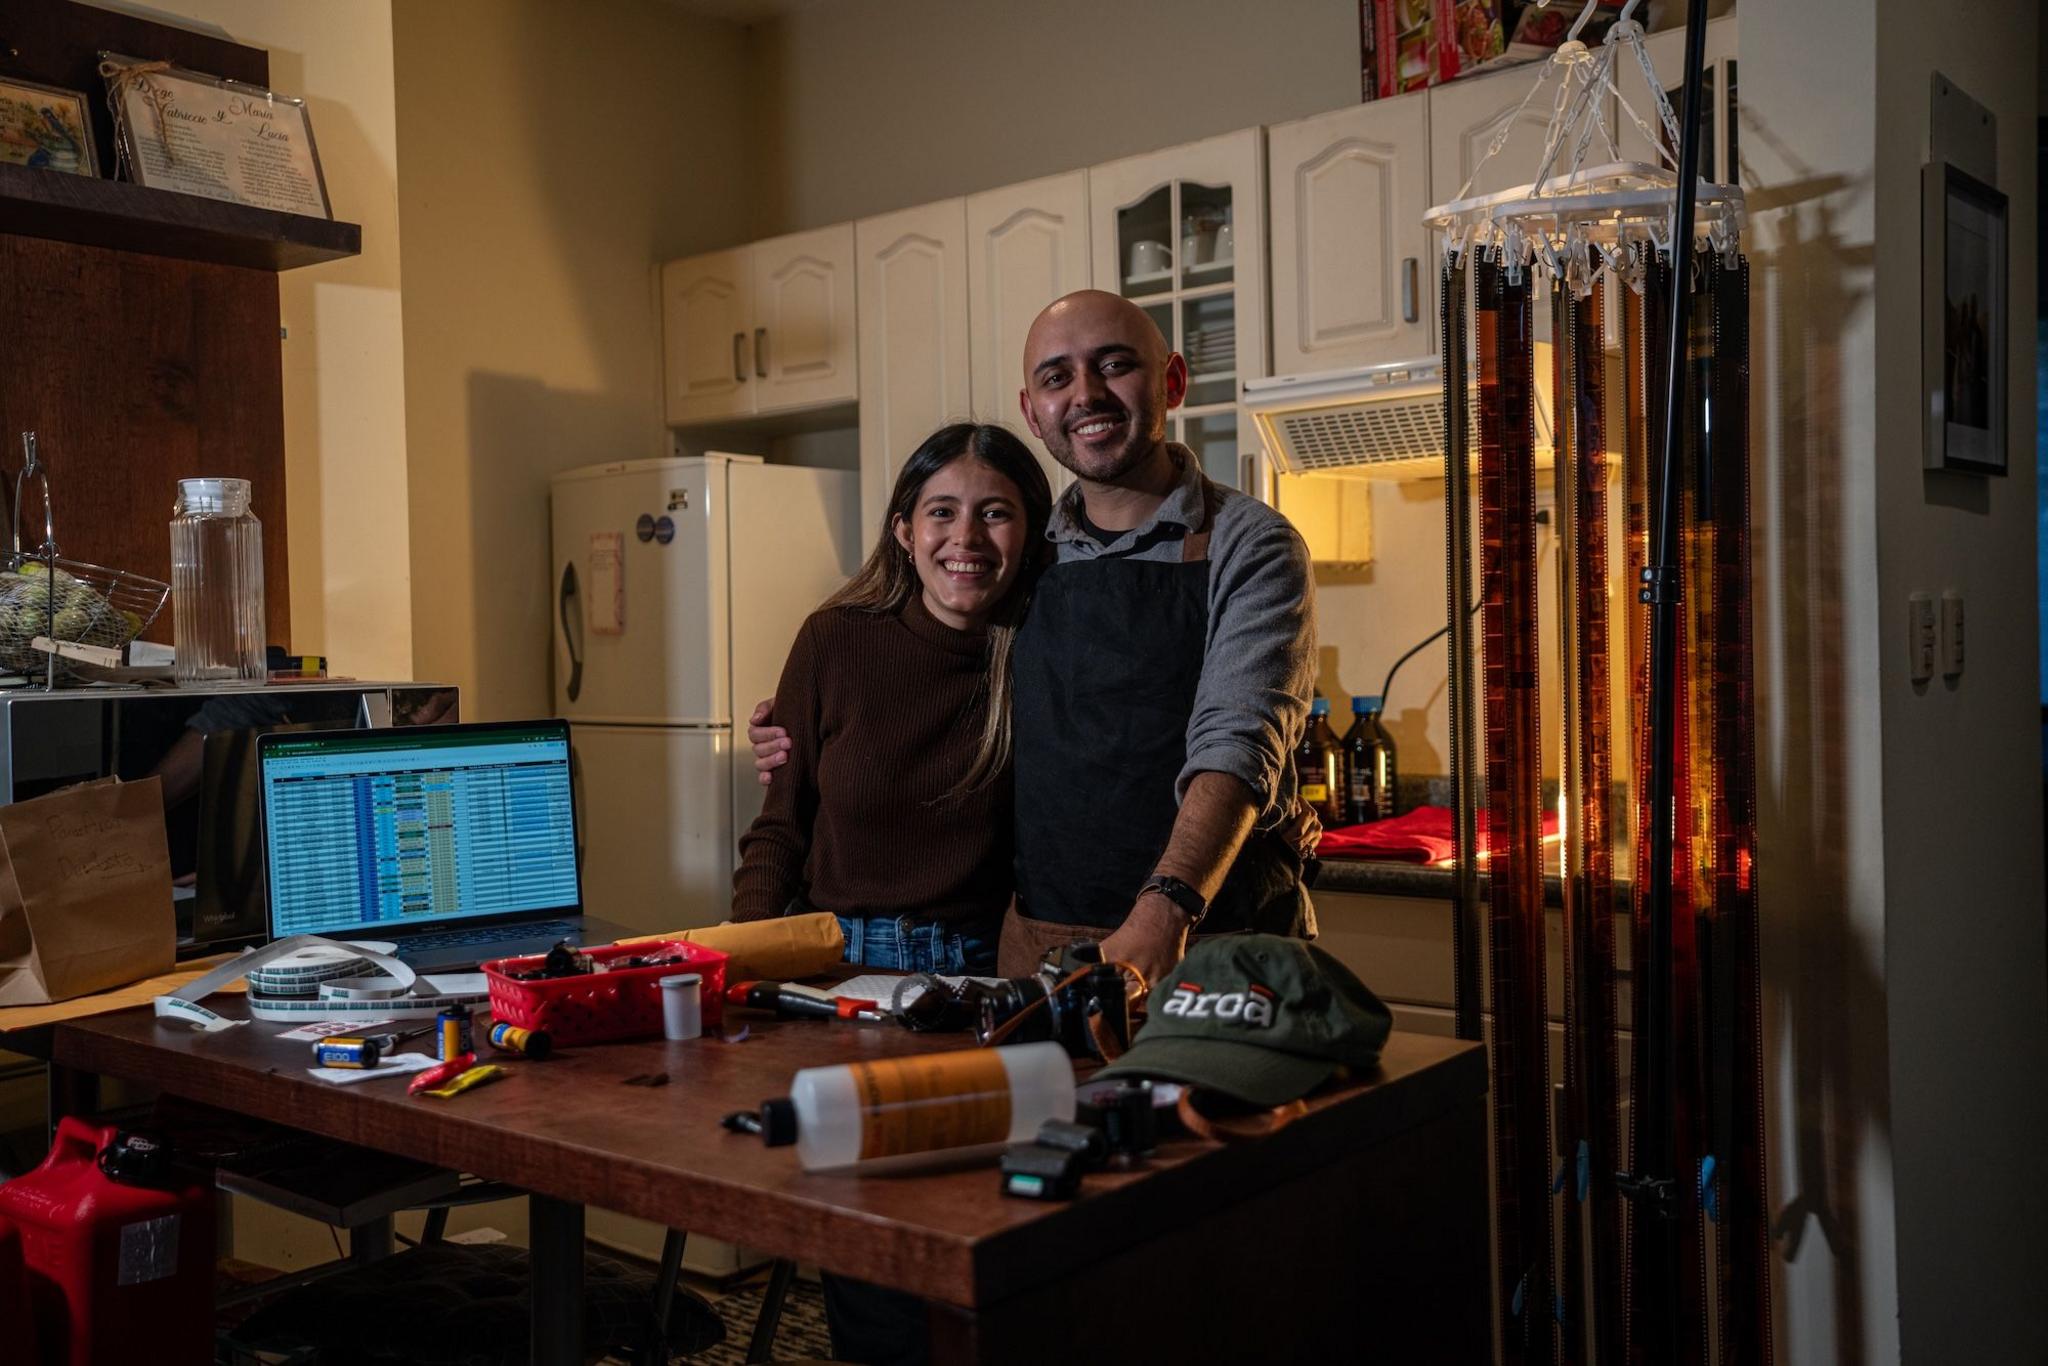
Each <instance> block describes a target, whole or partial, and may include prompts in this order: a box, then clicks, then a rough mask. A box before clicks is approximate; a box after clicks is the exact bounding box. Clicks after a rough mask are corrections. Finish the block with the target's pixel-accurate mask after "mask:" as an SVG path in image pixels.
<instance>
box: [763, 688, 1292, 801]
mask: <svg viewBox="0 0 2048 1366" xmlns="http://www.w3.org/2000/svg"><path fill="white" fill-rule="evenodd" d="M774 720H775V699H774V698H772V697H764V698H762V699H761V700H760V701H759V702H757V703H755V704H754V714H753V715H752V716H750V717H748V718H747V743H749V744H751V745H752V746H753V747H754V772H755V773H756V774H758V775H760V778H761V786H763V787H767V786H768V785H769V784H770V783H772V782H774V781H775V770H776V769H778V768H781V767H782V766H783V765H784V764H786V763H788V762H789V732H788V731H786V730H784V729H783V728H782V727H780V726H778V725H775V724H773V722H774ZM1317 828H1318V829H1320V828H1321V827H1317Z"/></svg>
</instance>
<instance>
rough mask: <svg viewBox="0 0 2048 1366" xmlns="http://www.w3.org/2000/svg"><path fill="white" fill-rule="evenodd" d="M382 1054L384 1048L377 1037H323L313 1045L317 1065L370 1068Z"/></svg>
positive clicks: (315, 1064)
mask: <svg viewBox="0 0 2048 1366" xmlns="http://www.w3.org/2000/svg"><path fill="white" fill-rule="evenodd" d="M382 1056H383V1048H382V1046H381V1045H380V1044H379V1043H378V1041H377V1040H375V1039H322V1040H320V1041H319V1042H318V1043H316V1044H314V1045H313V1065H314V1066H316V1067H355V1068H369V1067H375V1066H376V1065H377V1060H378V1059H379V1058H380V1057H382Z"/></svg>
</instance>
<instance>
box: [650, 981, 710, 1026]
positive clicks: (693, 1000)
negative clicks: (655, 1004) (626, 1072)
mask: <svg viewBox="0 0 2048 1366" xmlns="http://www.w3.org/2000/svg"><path fill="white" fill-rule="evenodd" d="M703 984H704V978H703V976H702V975H701V974H699V973H695V972H679V973H677V974H676V975H675V976H673V977H664V978H662V979H661V1034H662V1037H663V1038H665V1039H676V1040H682V1039H695V1038H699V1037H701V1036H702V1035H703V1033H704V1001H703V996H702V992H703Z"/></svg>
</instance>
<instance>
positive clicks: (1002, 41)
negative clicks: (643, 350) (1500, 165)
mask: <svg viewBox="0 0 2048 1366" xmlns="http://www.w3.org/2000/svg"><path fill="white" fill-rule="evenodd" d="M753 48H754V60H755V63H756V68H755V69H756V79H755V81H754V82H753V85H754V89H753V92H752V94H753V104H752V109H753V111H754V112H753V119H752V123H751V125H750V127H749V128H748V130H747V138H748V144H749V146H750V147H752V148H754V149H756V150H757V151H758V152H759V153H760V156H761V164H762V167H763V175H762V179H761V182H760V184H759V186H758V189H757V199H756V212H755V221H754V224H753V227H754V229H755V233H756V235H759V236H767V235H770V234H772V233H777V232H788V231H792V230H794V229H797V228H807V227H815V226H818V225H819V224H823V223H832V222H837V221H839V220H842V219H848V218H859V217H863V216H865V215H868V214H873V213H881V212H884V211H886V210H889V209H901V208H907V207H909V206H910V205H913V204H921V203H924V202H925V201H927V200H932V199H943V198H946V197H948V196H951V195H957V194H966V193H969V192H971V191H974V190H985V189H988V188H990V187H992V186H997V185H1009V184H1014V183H1015V182H1017V181H1021V180H1029V179H1031V178H1032V177H1034V176H1041V175H1050V174H1052V173H1054V172H1057V171H1071V170H1074V169H1076V168H1078V167H1082V166H1088V165H1091V164H1093V163H1095V162H1101V161H1109V160H1112V159H1114V158H1116V157H1121V156H1128V155H1130V154H1132V153H1134V152H1147V151H1151V150H1153V149H1155V148H1159V147H1170V146H1172V145H1173V144H1175V143H1179V142H1187V141H1190V140H1191V139H1194V138H1200V137H1207V136H1209V135H1210V134H1213V133H1228V132H1233V131H1235V130H1237V129H1240V128H1248V127H1251V126H1252V125H1254V124H1259V123H1277V122H1280V121H1281V120H1284V119H1292V118H1298V117H1300V116H1301V115H1304V114H1313V113H1316V112H1319V111H1321V110H1324V109H1334V108H1336V107H1338V106H1339V105H1344V104H1349V103H1353V102H1355V101H1356V100H1357V99H1358V93H1359V79H1358V78H1359V71H1358V59H1359V51H1358V5H1357V3H1356V0H1260V2H1259V3H1255V4H1253V3H1246V0H1117V3H1114V4H1105V3H1101V0H1032V2H1031V3H1028V4H1019V3H1015V0H829V2H828V3H823V4H815V5H810V6H807V7H803V8H800V9H797V10H796V11H795V12H794V13H792V14H789V15H786V16H784V17H783V18H781V19H778V20H775V21H774V22H772V23H768V24H764V25H762V26H760V27H758V28H756V29H755V30H753Z"/></svg>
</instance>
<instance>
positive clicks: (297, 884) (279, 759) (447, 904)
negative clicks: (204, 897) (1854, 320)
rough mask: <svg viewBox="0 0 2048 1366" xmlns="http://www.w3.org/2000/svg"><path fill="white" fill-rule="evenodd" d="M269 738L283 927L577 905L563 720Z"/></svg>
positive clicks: (268, 776)
mask: <svg viewBox="0 0 2048 1366" xmlns="http://www.w3.org/2000/svg"><path fill="white" fill-rule="evenodd" d="M261 746H262V750H261V752H262V759H261V763H262V770H263V841H264V853H265V856H266V860H267V863H268V865H269V870H270V932H271V935H272V936H273V937H274V938H282V937H284V936H285V935H289V934H339V933H347V932H350V931H361V930H374V931H377V932H380V933H381V932H387V931H394V930H411V929H414V928H417V927H421V926H428V925H445V924H449V923H452V922H458V921H466V920H471V919H474V918H476V917H479V916H514V915H518V914H519V913H521V912H530V911H554V912H562V911H571V912H573V911H575V910H577V909H578V903H579V900H580V898H579V896H578V888H577V881H576V817H575V807H574V803H573V801H572V799H571V796H570V785H569V727H568V723H567V722H563V721H536V722H531V723H524V724H512V725H477V726H425V727H416V728H410V729H407V728H399V729H395V730H391V729H386V730H351V731H329V732H318V733H310V734H309V733H303V732H301V733H296V734H294V733H283V734H277V735H267V736H265V737H263V740H262V742H261Z"/></svg>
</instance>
